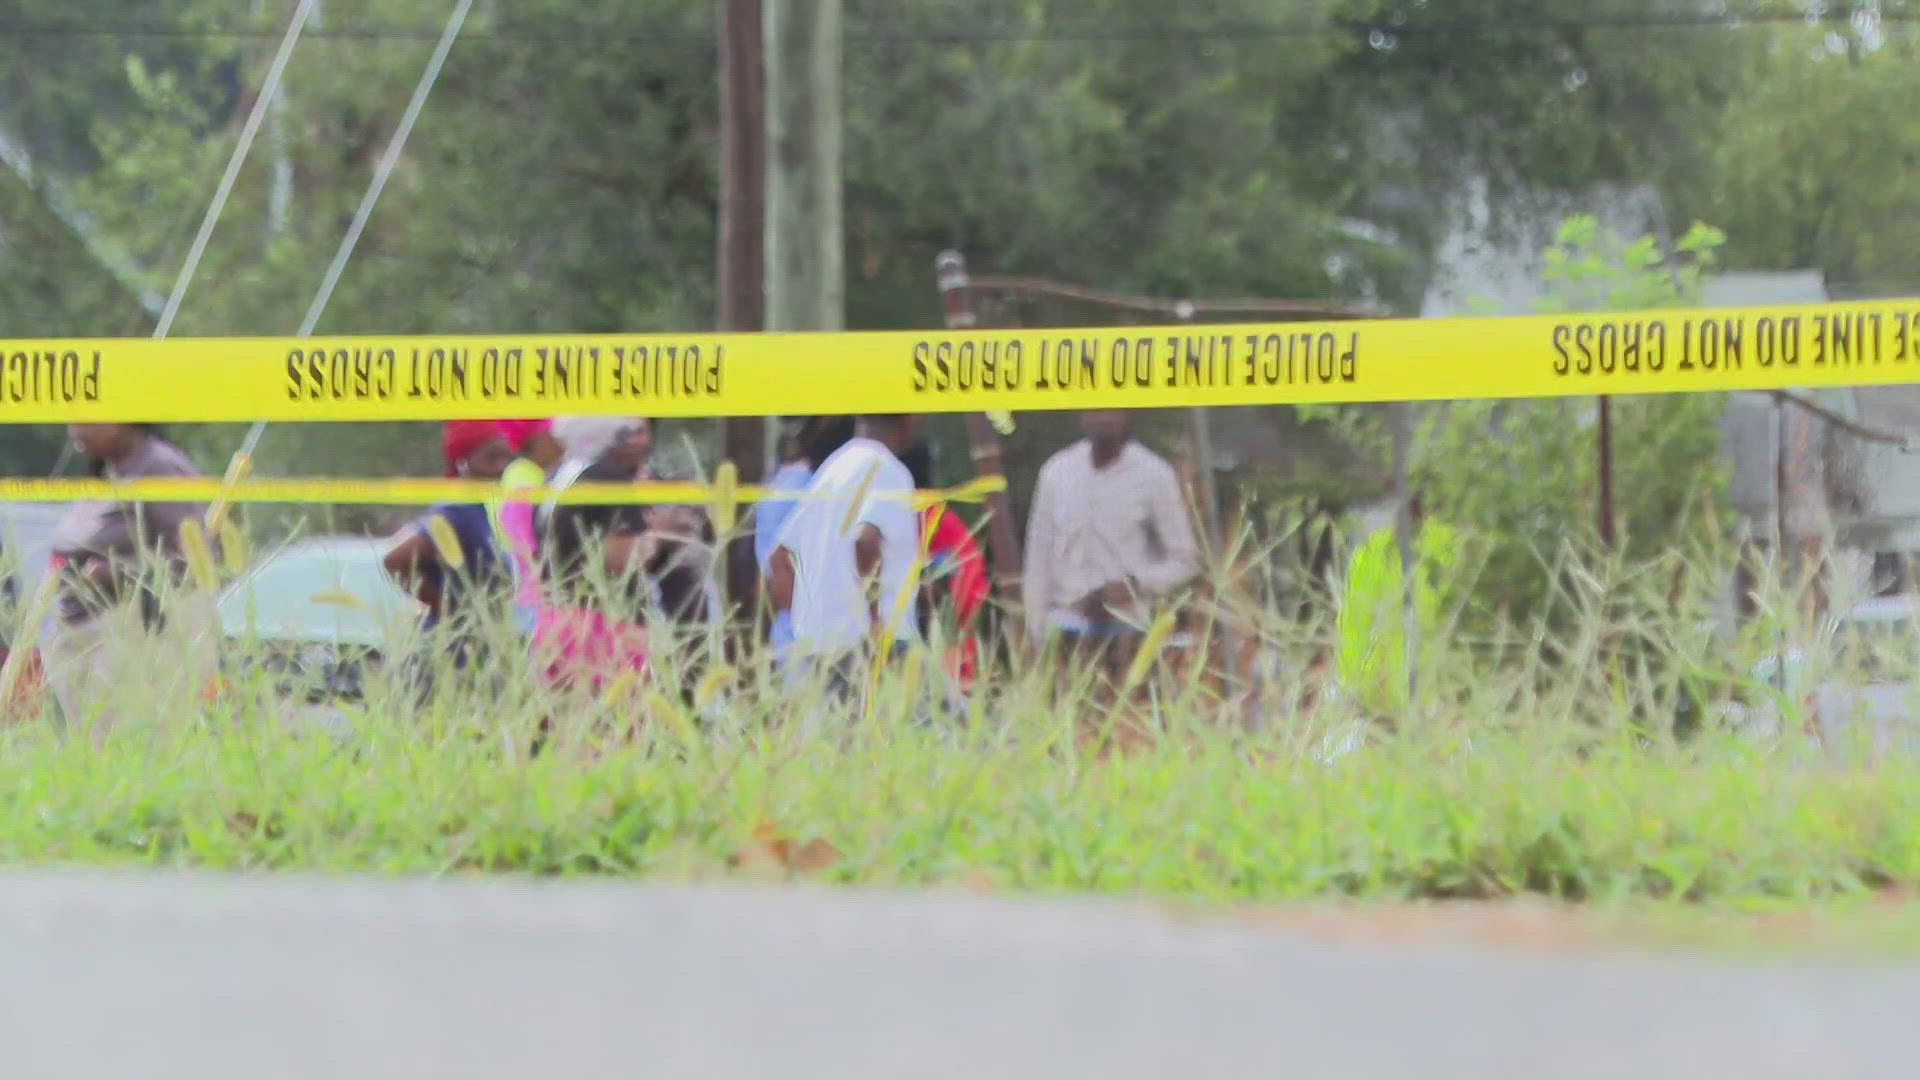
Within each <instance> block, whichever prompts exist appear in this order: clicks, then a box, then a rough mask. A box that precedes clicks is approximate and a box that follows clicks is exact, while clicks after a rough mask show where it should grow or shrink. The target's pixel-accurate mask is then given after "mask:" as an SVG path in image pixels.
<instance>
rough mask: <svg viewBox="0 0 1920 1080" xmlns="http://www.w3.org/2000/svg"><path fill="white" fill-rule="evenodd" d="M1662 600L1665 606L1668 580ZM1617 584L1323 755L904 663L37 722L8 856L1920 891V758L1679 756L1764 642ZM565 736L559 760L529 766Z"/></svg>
mask: <svg viewBox="0 0 1920 1080" xmlns="http://www.w3.org/2000/svg"><path fill="white" fill-rule="evenodd" d="M1643 577H1644V578H1645V579H1647V580H1653V581H1655V584H1656V586H1657V592H1658V603H1659V604H1667V603H1671V602H1672V599H1671V596H1670V589H1669V588H1668V586H1667V585H1666V584H1665V582H1666V580H1667V579H1666V578H1665V577H1662V576H1661V575H1659V574H1647V575H1643ZM1591 580H1593V581H1594V582H1595V585H1594V589H1595V590H1596V593H1605V594H1606V595H1608V596H1609V597H1611V599H1610V600H1609V603H1608V606H1607V607H1606V608H1605V610H1604V613H1603V612H1601V611H1599V610H1597V609H1596V611H1594V612H1593V613H1591V614H1589V615H1588V616H1587V617H1584V618H1576V619H1573V620H1571V621H1569V622H1568V623H1567V625H1568V626H1570V627H1571V629H1569V630H1566V631H1564V632H1559V633H1558V634H1549V633H1548V632H1547V631H1545V630H1542V629H1540V628H1537V627H1536V628H1532V629H1529V630H1528V631H1527V632H1526V633H1519V632H1517V631H1508V634H1509V637H1510V640H1508V641H1506V642H1505V643H1504V644H1502V643H1496V644H1498V645H1499V647H1498V648H1494V649H1489V648H1488V645H1487V639H1486V638H1484V637H1482V638H1475V639H1469V638H1468V636H1467V635H1465V634H1450V635H1448V636H1446V637H1445V638H1444V639H1442V640H1439V641H1436V642H1433V643H1431V648H1430V649H1429V651H1428V653H1427V654H1426V656H1427V659H1428V662H1429V664H1430V667H1429V668H1428V669H1427V670H1425V671H1423V673H1422V678H1423V683H1422V685H1423V691H1422V698H1421V701H1422V704H1421V705H1420V706H1419V708H1418V710H1417V712H1416V714H1414V715H1408V716H1404V717H1400V718H1398V722H1397V724H1395V725H1394V732H1393V733H1392V734H1389V733H1388V732H1387V730H1386V729H1385V728H1383V727H1378V726H1376V727H1375V728H1374V729H1373V730H1374V732H1375V736H1376V737H1375V739H1374V741H1373V742H1372V744H1371V745H1368V746H1365V747H1363V748H1361V749H1359V750H1356V751H1354V752H1352V753H1348V754H1345V755H1344V756H1339V757H1337V758H1335V759H1334V760H1331V761H1328V760H1325V755H1323V754H1320V753H1318V752H1316V751H1317V750H1318V748H1320V747H1322V746H1323V745H1325V741H1326V739H1327V737H1328V735H1329V734H1331V733H1339V732H1341V731H1344V730H1347V728H1348V727H1349V726H1350V725H1352V724H1353V723H1354V722H1355V721H1356V717H1355V716H1354V715H1353V714H1352V713H1351V712H1349V711H1347V709H1348V706H1345V705H1342V704H1340V703H1338V702H1335V703H1332V704H1323V705H1321V706H1320V707H1318V708H1314V709H1306V708H1303V707H1302V706H1301V704H1300V700H1301V692H1302V690H1303V689H1305V688H1306V687H1307V685H1308V677H1307V676H1306V675H1305V674H1304V673H1303V672H1302V671H1301V665H1299V664H1298V663H1295V664H1294V665H1293V666H1292V667H1291V668H1287V669H1282V670H1278V671H1277V672H1274V673H1270V674H1269V675H1268V676H1267V677H1265V678H1264V679H1263V680H1262V681H1261V682H1259V683H1258V684H1256V685H1253V686H1251V687H1248V688H1245V696H1244V697H1240V698H1236V699H1235V700H1233V701H1231V702H1222V701H1219V700H1216V699H1214V698H1213V697H1212V696H1210V694H1209V693H1208V692H1207V691H1206V689H1205V688H1204V687H1203V686H1202V685H1201V684H1200V683H1199V682H1198V681H1196V680H1190V679H1182V678H1179V677H1175V676H1171V675H1168V674H1167V673H1165V672H1164V671H1163V672H1161V673H1160V674H1158V675H1156V676H1155V677H1154V679H1153V680H1152V681H1151V682H1150V684H1149V689H1150V690H1151V693H1152V704H1151V707H1149V708H1146V709H1145V711H1144V714H1145V715H1146V716H1147V717H1148V719H1147V720H1146V721H1145V723H1146V724H1147V726H1148V727H1149V728H1151V731H1150V733H1149V735H1148V736H1147V737H1141V738H1134V739H1131V740H1124V741H1125V742H1126V745H1127V749H1125V750H1124V752H1110V751H1111V749H1112V748H1111V745H1104V746H1103V744H1101V743H1100V742H1099V740H1097V739H1090V738H1089V734H1090V733H1100V732H1102V731H1108V732H1110V730H1111V729H1110V728H1103V721H1102V720H1101V719H1100V718H1099V717H1098V716H1097V715H1096V714H1095V709H1094V706H1093V705H1092V703H1091V701H1090V700H1089V697H1088V695H1087V694H1086V692H1085V691H1084V688H1079V689H1075V690H1072V691H1070V692H1069V693H1068V695H1067V696H1066V698H1065V699H1064V700H1059V701H1053V700H1050V699H1049V686H1048V685H1047V684H1048V683H1049V681H1050V680H1049V678H1048V676H1047V675H1046V673H1043V672H1037V671H1034V670H1030V669H1027V670H1015V671H1008V672H1003V673H1002V674H1001V675H1000V676H999V677H998V678H997V679H996V680H995V682H994V683H993V685H992V686H990V687H987V688H983V689H982V690H981V691H980V692H979V693H978V694H977V695H976V697H975V698H974V699H973V700H972V701H969V702H967V703H965V707H964V709H963V710H962V715H956V716H950V717H940V718H933V719H929V718H928V717H927V715H926V712H927V710H926V709H925V708H924V707H923V706H922V705H921V702H922V701H923V699H924V697H925V696H926V692H927V690H928V682H929V680H928V679H926V678H921V677H915V676H913V675H911V674H902V673H900V672H897V671H896V672H890V673H889V674H888V675H887V676H886V677H885V678H884V679H882V680H881V681H880V683H879V685H878V691H877V694H876V698H875V702H876V704H875V707H874V708H873V710H872V711H871V713H870V714H864V713H848V712H847V711H846V710H844V709H841V708H837V707H835V706H834V705H833V704H832V703H831V701H830V700H829V699H828V698H826V697H825V696H824V695H823V694H822V693H821V692H820V691H819V689H818V688H817V687H805V688H800V689H798V690H794V691H787V690H784V689H782V688H780V687H779V686H778V685H777V683H776V681H775V680H774V679H772V678H771V677H770V676H769V675H768V673H766V672H764V671H760V670H752V671H745V672H739V673H732V674H731V675H730V677H728V678H725V679H715V680H713V681H711V683H710V684H709V685H708V687H707V690H708V693H707V694H705V695H704V696H705V697H707V698H710V699H711V700H708V701H705V702H703V704H704V705H705V706H706V707H705V708H704V709H703V710H702V712H701V716H700V718H699V719H698V720H697V721H696V720H694V719H692V718H690V717H689V716H687V715H685V714H684V713H683V711H682V709H681V708H680V707H678V706H677V705H674V704H672V703H670V702H669V701H668V700H667V698H666V696H664V695H662V694H661V693H658V692H656V691H655V690H653V689H652V688H649V687H645V686H642V687H639V688H636V689H637V692H636V693H635V694H634V695H633V697H632V698H630V699H627V700H623V701H622V702H620V703H619V704H618V705H613V704H609V703H608V702H606V701H602V700H595V699H575V700H569V701H562V700H559V699H557V698H555V697H553V696H552V695H551V694H548V693H545V692H543V691H541V690H539V689H537V688H535V687H534V686H532V685H530V680H527V679H525V678H524V677H522V676H521V675H520V674H519V673H517V671H503V672H501V673H499V676H500V683H499V685H497V686H489V687H484V688H477V687H475V686H473V685H471V683H470V682H469V683H468V684H465V685H462V684H461V683H459V682H458V681H457V680H448V679H447V674H448V673H444V672H443V673H441V677H442V678H443V680H447V685H448V690H447V692H446V693H444V694H442V695H440V696H439V697H437V698H436V699H435V700H434V701H432V702H431V703H429V704H427V705H421V704H419V703H417V702H415V701H414V700H413V699H412V698H410V697H409V696H407V695H405V694H402V693H400V692H399V691H398V688H397V687H395V686H390V685H383V684H376V685H375V686H374V687H373V688H372V692H371V696H370V698H369V700H368V702H367V703H366V705H365V707H364V708H363V709H362V710H360V711H359V712H358V713H357V714H356V716H355V717H354V730H353V732H352V734H351V735H349V736H345V737H338V736H334V735H328V734H324V733H321V732H319V731H317V730H314V729H312V728H302V727H298V726H290V725H287V724H285V723H282V722H281V721H280V720H279V719H278V717H277V715H276V711H275V709H274V708H273V707H271V706H270V705H269V704H267V703H266V702H265V701H264V700H263V699H262V697H261V694H260V690H259V688H258V687H248V686H241V687H238V688H236V693H235V695H234V696H233V697H232V698H230V699H228V700H227V701H226V702H224V703H222V704H220V705H218V706H215V707H210V708H209V709H207V710H205V711H202V712H196V713H194V714H192V715H186V716H165V717H150V716H148V717H141V716H137V715H135V716H130V717H129V719H128V720H127V721H126V722H124V723H123V724H121V725H120V726H119V727H117V728H115V729H114V730H113V732H112V733H111V734H110V735H109V736H108V737H106V738H105V739H104V740H103V741H101V742H99V743H98V744H96V743H95V742H94V741H92V740H89V739H86V738H76V737H70V736H67V735H63V734H62V732H61V731H60V730H59V729H58V728H57V727H56V726H55V725H53V724H52V723H50V722H48V721H46V720H44V719H37V720H31V721H25V722H19V723H14V724H11V725H8V726H6V727H3V728H0V860H4V861H5V862H6V863H9V864H13V865H42V864H89V865H116V866H146V867H167V868H180V867H200V868H213V869H221V870H239V871H269V870H277V871H292V870H298V871H322V872H353V873H372V874H408V875H447V874H454V875H457V874H479V873H511V874H525V875H543V876H587V875H612V876H620V877H652V878H665V879H686V878H706V877H720V876H729V875H751V876H755V877H776V878H780V877H789V876H806V877H809V878H812V879H816V880H823V881H826V882H833V883H844V884H849V885H880V886H935V887H939V886H963V887H969V888H980V887H990V888H994V889H1001V890H1009V891H1013V890H1018V891H1025V892H1039V893H1066V892H1072V893H1098V894H1109V895H1121V896H1142V897H1152V898H1163V899H1168V900H1180V901H1186V900H1198V901H1203V902H1208V903H1227V902H1249V901H1251V902H1272V901H1309V900H1315V901H1317V900H1329V899H1345V898H1358V899H1367V900H1386V901H1398V900H1411V899H1464V900H1483V899H1499V898H1508V897H1548V898H1553V899H1556V900H1564V901H1581V902H1594V903H1633V902H1641V901H1657V902H1660V903H1688V902H1713V903H1715V904H1723V905H1734V906H1756V905H1757V906H1762V907H1777V906H1779V905H1783V904H1784V905H1804V904H1808V903H1813V902H1826V901H1830V900H1835V899H1845V898H1848V897H1863V896H1869V895H1874V894H1878V893H1885V892H1887V891H1888V890H1890V889H1894V888H1896V887H1910V886H1915V885H1920V762H1916V761H1914V760H1909V759H1905V758H1900V757H1890V758H1883V759H1880V760H1877V761H1871V762H1869V761H1868V760H1867V759H1865V758H1857V757H1844V756H1834V755H1827V754H1821V753H1814V752H1810V751H1809V750H1808V749H1807V748H1806V746H1805V745H1804V743H1803V742H1802V741H1800V740H1799V739H1797V738H1795V739H1788V740H1786V741H1782V742H1775V743H1769V742H1765V741H1755V740H1753V739H1736V738H1735V737H1733V736H1731V735H1730V734H1727V733H1725V732H1721V731H1718V730H1716V729H1715V728H1714V726H1713V724H1712V722H1711V721H1709V722H1707V723H1705V724H1704V725H1703V729H1702V730H1701V731H1700V733H1698V734H1697V735H1694V736H1692V737H1690V738H1685V739H1682V738H1677V737H1675V736H1674V734H1673V732H1672V724H1671V719H1672V716H1673V715H1674V708H1675V702H1676V700H1677V698H1676V697H1675V692H1676V688H1677V687H1678V686H1679V683H1680V680H1681V679H1682V678H1683V677H1684V678H1687V679H1691V680H1692V681H1693V682H1694V683H1695V684H1698V685H1710V686H1720V687H1727V688H1731V691H1732V692H1737V691H1738V690H1740V688H1741V681H1742V679H1743V678H1744V677H1745V676H1744V675H1743V674H1742V672H1743V667H1744V665H1746V664H1747V663H1748V662H1749V661H1750V659H1751V656H1750V654H1751V653H1752V652H1753V649H1754V646H1753V644H1752V641H1751V640H1750V641H1746V642H1744V643H1742V642H1734V643H1732V644H1725V643H1717V642H1715V641H1713V640H1711V639H1710V638H1708V637H1706V636H1703V635H1702V634H1701V633H1700V632H1699V630H1698V627H1699V625H1700V619H1699V617H1698V612H1697V611H1689V609H1687V608H1686V607H1684V606H1681V607H1679V608H1677V611H1678V612H1679V613H1678V614H1669V615H1656V614H1652V613H1651V612H1652V611H1653V606H1652V605H1641V606H1638V607H1636V606H1634V605H1633V604H1631V603H1628V602H1627V600H1623V599H1622V597H1623V596H1625V597H1626V598H1627V599H1628V600H1630V599H1631V596H1632V593H1631V589H1632V588H1633V587H1634V586H1633V583H1632V581H1625V582H1624V583H1618V584H1613V585H1609V584H1608V583H1607V582H1606V581H1605V580H1603V579H1602V578H1600V577H1594V578H1591ZM1215 613H1216V614H1219V615H1220V616H1221V617H1222V618H1224V619H1230V620H1237V621H1236V622H1235V623H1234V629H1235V633H1236V635H1238V636H1239V637H1240V639H1241V640H1242V641H1247V640H1249V639H1251V640H1252V641H1253V642H1254V643H1255V644H1257V645H1259V646H1260V647H1261V648H1262V649H1263V650H1264V651H1265V652H1267V653H1268V654H1270V655H1272V656H1278V657H1282V658H1286V659H1292V660H1295V661H1297V660H1298V659H1299V658H1300V657H1304V656H1308V655H1311V653H1312V652H1313V650H1314V648H1315V647H1316V646H1317V644H1320V643H1323V642H1324V628H1320V629H1316V628H1313V627H1299V626H1292V625H1287V624H1284V623H1282V622H1281V621H1279V620H1278V619H1277V618H1275V617H1273V616H1270V615H1268V614H1266V613H1264V612H1263V611H1262V610H1261V609H1259V608H1257V607H1251V606H1248V605H1246V604H1244V603H1240V604H1239V606H1237V607H1236V605H1235V604H1234V603H1223V604H1221V605H1219V607H1218V609H1217V611H1216V612H1215ZM1764 633H1765V628H1764V627H1763V628H1761V629H1760V630H1756V631H1754V634H1755V635H1757V636H1755V637H1754V638H1753V640H1764ZM1627 638H1631V639H1632V640H1634V641H1635V642H1637V643H1638V644H1637V646H1636V648H1637V651H1632V652H1627V651H1623V650H1621V649H1620V648H1619V646H1618V643H1619V642H1620V641H1622V640H1625V639H1627ZM1515 642H1518V643H1519V644H1518V645H1516V644H1515ZM501 644H502V647H503V649H506V650H507V651H509V652H510V651H511V646H508V645H507V644H506V641H505V639H504V638H503V639H502V642H501ZM1546 656H1551V657H1553V659H1552V660H1551V661H1549V660H1547V659H1544V657H1546ZM1623 656H1624V657H1630V658H1631V659H1630V660H1624V659H1622V657H1623ZM673 674H674V673H673V672H671V671H667V672H664V673H663V675H664V676H665V677H667V680H668V683H669V684H671V682H672V679H671V676H672V675H673ZM1708 704H1711V702H1709V703H1708ZM542 716H553V717H555V718H556V719H557V720H558V721H559V725H560V732H559V740H558V742H557V744H556V745H555V746H554V747H553V748H552V749H551V750H550V751H549V752H547V753H545V754H543V755H541V756H538V757H533V756H531V755H530V754H529V753H528V747H529V746H530V745H531V744H532V742H533V738H534V732H535V729H536V726H537V723H538V721H539V718H540V717H542ZM1790 721H1791V718H1790ZM1792 726H1793V725H1792V724H1791V722H1790V724H1789V727H1792ZM1843 760H1844V761H1851V762H1853V763H1852V764H1842V763H1840V762H1842V761H1843Z"/></svg>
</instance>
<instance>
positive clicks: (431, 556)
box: [382, 420, 514, 668]
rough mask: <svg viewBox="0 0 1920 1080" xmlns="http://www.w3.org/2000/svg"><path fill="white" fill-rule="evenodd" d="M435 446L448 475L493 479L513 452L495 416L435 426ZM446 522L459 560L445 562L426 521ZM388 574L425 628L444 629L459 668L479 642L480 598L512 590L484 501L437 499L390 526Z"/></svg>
mask: <svg viewBox="0 0 1920 1080" xmlns="http://www.w3.org/2000/svg"><path fill="white" fill-rule="evenodd" d="M441 451H442V455H443V457H444V458H445V473H446V475H447V477H449V478H450V479H461V480H480V481H488V482H497V481H499V480H500V478H501V477H502V476H503V475H504V474H505V473H506V470H507V466H508V465H509V464H511V463H512V461H513V457H514V450H513V446H512V445H511V444H510V443H509V442H508V441H507V436H506V433H505V431H503V430H502V428H501V426H500V421H498V420H450V421H447V422H446V423H445V424H444V425H443V426H442V429H441ZM435 518H439V519H440V520H442V521H445V522H446V523H447V525H448V526H449V527H450V528H451V529H452V531H453V535H454V538H455V540H456V541H457V543H458V544H459V548H460V551H459V557H460V561H461V565H460V566H458V567H454V566H449V565H448V564H447V557H446V556H444V555H443V554H442V553H441V551H440V548H439V546H438V545H436V544H435V543H434V540H433V534H432V532H431V530H430V526H431V524H432V522H433V520H434V519H435ZM382 561H383V563H384V565H385V566H386V570H387V573H388V574H390V575H392V577H393V579H394V581H396V582H398V583H399V585H400V587H401V588H402V589H404V590H406V592H407V593H408V595H410V596H412V597H413V598H414V599H416V600H418V601H419V602H420V603H421V605H422V606H423V607H424V608H425V609H426V617H425V619H424V620H423V622H424V626H425V628H426V629H428V630H433V629H437V628H443V627H445V628H449V629H451V631H452V634H453V658H454V666H455V667H456V668H464V667H465V666H467V664H468V662H469V661H470V660H471V659H472V656H473V654H474V653H475V651H476V650H477V648H478V646H479V643H480V634H479V633H478V631H479V629H480V625H479V624H480V623H481V622H482V621H483V620H484V610H483V609H484V606H485V602H487V601H489V600H491V599H494V598H496V597H503V596H504V595H505V594H506V593H507V592H509V591H510V583H511V576H512V569H511V564H510V563H509V561H508V560H507V559H506V558H504V557H503V552H502V550H501V547H500V545H499V543H498V538H497V536H496V532H495V526H494V515H493V513H492V511H491V508H490V507H489V505H488V504H487V503H441V504H438V505H436V506H433V507H431V508H429V509H428V510H427V512H426V513H425V514H423V515H421V516H420V517H419V518H418V519H417V520H415V521H414V522H412V523H411V524H409V525H407V526H406V527H405V528H403V529H401V530H400V531H399V532H398V533H395V534H394V536H393V538H392V539H391V540H390V541H389V543H388V545H387V552H386V555H385V556H384V558H383V560H382Z"/></svg>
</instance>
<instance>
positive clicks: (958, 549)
mask: <svg viewBox="0 0 1920 1080" xmlns="http://www.w3.org/2000/svg"><path fill="white" fill-rule="evenodd" d="M901 462H902V463H903V464H905V465H906V467H907V472H908V473H909V474H911V475H912V477H913V486H914V487H915V488H916V489H918V490H920V491H931V490H933V449H932V447H931V446H929V445H928V444H927V442H926V441H925V440H922V441H920V442H918V443H916V444H914V446H913V448H912V449H910V450H908V451H907V452H906V454H904V455H902V457H901ZM920 535H921V538H922V541H921V542H922V545H923V546H924V547H925V549H926V562H927V566H926V571H925V577H924V580H925V581H926V582H927V584H928V585H929V586H936V587H937V585H938V584H939V583H940V582H942V581H944V582H945V583H946V586H947V592H948V595H949V596H950V597H951V598H952V600H953V614H954V630H955V640H954V644H953V646H952V647H951V649H950V650H949V653H948V656H947V674H948V675H949V676H950V677H952V678H953V679H954V681H955V682H956V683H958V684H959V685H960V686H962V687H965V686H967V685H969V684H970V683H972V681H973V678H974V675H975V673H976V672H977V670H978V667H979V661H980V642H979V639H978V638H976V637H975V636H974V633H973V627H974V621H975V619H976V618H977V617H978V615H979V614H980V609H981V607H982V606H983V605H985V604H986V601H987V588H988V586H987V561H986V559H985V558H984V557H983V556H982V555H981V554H980V545H979V544H978V543H976V542H975V541H974V538H973V533H972V532H970V531H968V529H967V525H966V522H964V521H962V520H960V518H959V516H958V515H956V514H954V513H953V512H952V511H951V510H949V509H948V508H947V505H946V504H945V503H944V502H936V503H933V504H931V505H929V506H925V507H922V508H921V510H920ZM928 608H929V610H933V609H934V607H933V605H932V604H929V605H928Z"/></svg>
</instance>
